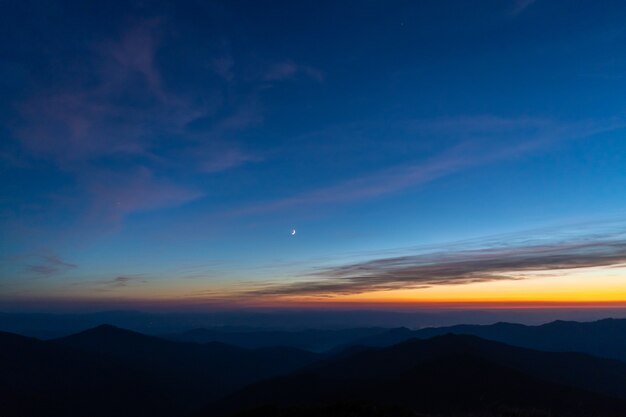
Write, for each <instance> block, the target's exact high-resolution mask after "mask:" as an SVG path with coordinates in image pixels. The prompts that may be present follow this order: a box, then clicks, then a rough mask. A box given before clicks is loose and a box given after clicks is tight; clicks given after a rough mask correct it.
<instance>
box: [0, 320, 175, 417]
mask: <svg viewBox="0 0 626 417" xmlns="http://www.w3.org/2000/svg"><path fill="white" fill-rule="evenodd" d="M167 387H168V385H167V383H166V381H163V380H159V378H157V377H156V376H155V375H153V374H151V373H149V372H146V371H142V370H138V369H135V368H133V367H129V366H126V365H124V364H122V363H120V362H117V361H115V360H112V359H111V358H107V357H104V356H102V355H97V354H92V353H88V352H81V351H79V350H75V349H71V348H67V347H64V346H59V345H55V344H51V343H48V342H43V341H40V340H37V339H32V338H28V337H24V336H19V335H16V334H11V333H5V332H0V414H1V415H2V416H3V417H18V416H20V417H28V416H42V417H43V416H45V417H56V416H77V417H78V416H87V415H89V416H94V417H100V416H101V417H106V416H112V415H115V416H120V417H125V416H128V417H134V416H138V417H139V416H146V417H149V416H152V417H153V416H168V415H172V412H173V411H174V410H175V407H174V400H173V398H172V397H171V395H170V393H169V391H168V388H167Z"/></svg>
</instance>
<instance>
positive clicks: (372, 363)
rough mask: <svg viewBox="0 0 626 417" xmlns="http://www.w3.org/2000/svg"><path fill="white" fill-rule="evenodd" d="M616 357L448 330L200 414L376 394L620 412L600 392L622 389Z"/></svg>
mask: <svg viewBox="0 0 626 417" xmlns="http://www.w3.org/2000/svg"><path fill="white" fill-rule="evenodd" d="M614 364H615V363H614V361H608V360H603V359H596V358H592V357H589V356H586V355H577V354H558V353H546V352H535V351H530V350H527V349H521V348H515V347H511V346H506V345H503V344H500V343H495V342H490V341H485V340H481V339H478V338H475V337H468V336H453V335H449V336H443V337H437V338H434V339H431V340H411V341H408V342H406V343H402V344H400V345H396V346H393V347H390V348H384V349H369V350H364V351H357V352H356V353H354V354H352V355H348V356H342V357H340V358H338V359H329V360H326V361H324V362H322V363H320V364H319V365H317V366H315V367H311V368H309V369H308V370H307V371H305V372H299V373H296V374H292V375H289V376H285V377H280V378H275V379H273V380H269V381H264V382H261V383H258V384H254V385H252V386H250V387H247V388H245V389H243V390H241V391H239V392H238V393H235V394H233V395H231V396H229V397H228V398H227V399H224V400H223V401H221V402H218V403H216V404H214V406H213V407H212V408H210V409H207V412H206V414H205V415H210V414H211V413H216V412H222V413H228V412H233V411H237V410H241V409H245V408H254V407H259V406H263V405H278V406H297V405H312V404H323V403H333V402H337V401H357V402H371V401H374V402H376V403H381V404H396V405H400V406H404V407H409V408H410V409H412V410H414V411H417V412H424V413H469V412H492V411H497V412H500V411H506V410H526V411H530V410H535V411H537V410H540V411H542V412H546V413H553V414H554V415H563V416H570V415H571V416H594V415H597V416H623V415H626V402H624V401H622V400H618V399H612V398H609V397H608V396H607V395H605V394H612V395H615V394H616V393H617V394H619V395H622V398H624V397H626V392H625V387H626V384H625V381H626V370H625V369H623V368H618V369H611V368H610V365H614ZM617 364H619V363H617ZM570 378H574V380H571V379H570ZM578 378H583V379H584V378H592V380H590V381H583V380H579V379H578ZM570 383H571V384H570ZM567 384H570V385H569V386H568V385H567ZM613 384H617V385H619V387H618V388H615V387H614V386H613ZM583 388H593V389H594V390H595V391H596V392H595V393H594V392H590V391H589V390H587V389H583Z"/></svg>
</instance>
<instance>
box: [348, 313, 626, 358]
mask: <svg viewBox="0 0 626 417" xmlns="http://www.w3.org/2000/svg"><path fill="white" fill-rule="evenodd" d="M448 333H454V334H467V335H474V336H478V337H481V338H484V339H489V340H495V341H499V342H503V343H507V344H510V345H515V346H521V347H527V348H530V349H538V350H546V351H553V352H585V353H589V354H592V355H596V356H603V357H606V358H614V359H620V360H624V361H626V319H604V320H599V321H593V322H582V323H581V322H575V321H560V320H559V321H554V322H551V323H547V324H543V325H540V326H525V325H522V324H511V323H496V324H492V325H458V326H450V327H433V328H424V329H420V330H410V329H407V328H405V327H401V328H397V329H390V330H388V331H386V332H383V333H379V334H377V335H372V336H367V337H365V338H363V339H360V340H358V341H355V342H354V343H355V344H360V345H365V346H391V345H394V344H397V343H400V342H402V341H405V340H408V339H412V338H422V339H428V338H430V337H433V336H440V335H444V334H448Z"/></svg>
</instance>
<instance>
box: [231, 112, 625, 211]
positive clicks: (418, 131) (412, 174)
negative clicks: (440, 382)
mask: <svg viewBox="0 0 626 417" xmlns="http://www.w3.org/2000/svg"><path fill="white" fill-rule="evenodd" d="M404 124H405V129H406V130H407V131H408V132H409V134H414V135H416V136H417V137H420V136H427V137H429V138H431V139H433V138H445V139H450V138H453V139H454V141H455V142H456V144H455V145H454V146H452V147H450V148H449V149H447V150H445V151H443V152H441V153H439V154H438V155H435V156H433V157H431V158H429V159H426V160H423V161H418V162H415V163H413V164H406V165H401V166H396V167H391V168H388V169H386V170H381V171H378V172H376V173H374V174H370V175H365V176H361V177H356V178H352V179H348V180H345V181H343V182H340V183H337V184H334V185H330V186H327V187H322V188H319V189H316V190H311V191H308V192H304V193H300V194H297V195H293V196H289V197H285V198H280V199H277V200H273V201H268V202H261V203H259V204H255V205H250V206H247V207H244V208H241V209H239V210H233V211H231V213H230V214H231V215H249V214H256V213H264V212H274V211H279V210H283V209H287V208H291V207H295V206H311V205H325V204H334V203H348V202H354V201H361V200H366V199H372V198H377V197H381V196H385V195H388V194H393V193H396V192H399V191H402V190H405V189H408V188H411V187H415V186H418V185H422V184H427V183H430V182H432V181H435V180H437V179H439V178H441V177H445V176H447V175H452V174H454V173H457V172H461V171H464V170H466V169H470V168H473V167H478V166H482V165H486V164H490V163H495V162H498V161H503V160H508V159H512V158H515V157H519V156H522V155H525V154H528V153H530V152H533V151H537V150H539V149H542V148H543V147H545V146H547V145H550V144H553V143H556V142H559V141H562V140H567V139H576V138H583V137H589V136H593V135H595V134H598V133H602V132H605V131H610V130H614V129H618V128H621V127H623V126H624V123H623V122H622V121H621V120H605V121H598V122H595V121H582V122H576V123H565V122H561V123H559V122H555V121H551V120H545V119H534V118H525V117H521V118H502V117H495V116H484V115H482V116H473V117H456V118H443V119H433V120H417V121H409V122H405V123H404Z"/></svg>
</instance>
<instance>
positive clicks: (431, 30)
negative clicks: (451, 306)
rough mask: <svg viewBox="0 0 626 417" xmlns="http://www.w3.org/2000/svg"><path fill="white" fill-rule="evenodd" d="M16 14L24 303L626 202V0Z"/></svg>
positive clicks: (179, 289) (558, 218) (282, 265)
mask: <svg viewBox="0 0 626 417" xmlns="http://www.w3.org/2000/svg"><path fill="white" fill-rule="evenodd" d="M0 19H1V20H0V23H1V24H0V27H1V28H2V29H0V35H1V36H0V54H1V55H0V57H1V59H0V97H1V98H0V126H1V127H0V137H1V145H0V161H2V164H1V167H2V168H1V169H2V178H3V181H2V183H1V198H0V228H1V230H2V239H1V240H0V289H1V290H2V293H3V294H4V297H3V299H5V300H7V299H13V300H15V299H24V300H28V299H39V300H41V299H43V300H45V299H46V298H47V297H49V298H54V297H66V298H70V299H71V298H80V297H105V298H106V297H111V298H124V297H131V298H132V297H135V298H150V297H152V296H156V295H155V294H158V296H159V297H164V294H167V293H168V292H169V293H171V294H172V297H174V298H176V297H182V298H184V297H186V296H189V295H190V294H200V293H202V292H203V291H205V292H206V293H207V294H209V293H210V294H215V293H217V294H221V292H224V291H226V292H230V291H232V289H233V288H247V287H246V286H247V285H249V283H251V282H252V283H255V282H256V283H259V282H268V281H272V280H278V281H280V282H291V281H292V280H297V279H298V277H301V276H302V275H303V274H304V275H306V274H307V273H308V272H309V271H310V270H311V269H315V268H317V267H320V266H321V265H330V264H332V265H342V264H346V263H350V262H356V261H359V262H360V261H367V260H376V259H379V258H381V257H384V256H387V255H386V254H388V253H389V252H388V251H390V250H395V251H400V252H403V253H404V252H407V251H408V252H410V251H411V248H414V247H432V248H438V249H437V250H440V249H441V248H444V249H445V248H447V247H448V246H449V245H450V244H451V243H454V242H459V241H465V240H467V239H483V238H485V237H489V236H499V235H506V234H507V233H514V234H522V235H523V234H524V233H530V232H528V231H532V230H536V229H540V228H546V227H549V228H552V229H550V230H559V232H558V234H559V235H560V233H562V231H563V230H564V229H565V230H568V228H569V229H571V228H572V227H573V226H572V225H577V224H590V223H591V224H595V223H598V224H605V223H604V222H606V221H607V220H611V221H614V220H616V219H617V220H620V219H621V217H622V215H623V213H624V209H625V208H626V193H625V192H624V180H625V179H626V168H624V167H626V141H625V140H624V132H625V126H626V125H625V123H626V114H625V110H626V109H625V106H626V105H625V104H624V100H623V99H622V97H623V95H624V94H623V93H624V92H625V87H626V76H625V75H626V47H625V45H626V43H625V41H626V30H625V28H624V24H623V22H624V21H626V5H624V4H623V3H622V2H618V1H615V2H612V1H607V2H603V3H602V5H600V6H599V5H598V4H597V2H592V1H550V0H537V1H529V0H526V1H514V0H511V1H481V2H455V1H424V2H405V1H395V2H373V1H371V2H370V1H367V2H199V1H197V2H177V3H173V2H107V3H106V4H96V5H94V4H91V5H89V4H85V3H84V2H71V1H69V2H63V1H58V2H8V3H6V5H5V12H4V13H3V16H2V17H1V18H0ZM620 224H621V223H620ZM294 228H295V229H296V230H297V234H296V235H295V236H292V235H291V234H290V232H291V230H292V229H294ZM575 228H576V227H575ZM613 231H614V233H615V234H616V235H619V233H621V231H622V229H621V228H620V227H619V226H615V228H614V230H613ZM585 233H591V232H590V231H589V230H588V228H585ZM585 236H586V235H585ZM619 236H620V238H621V235H619ZM583 238H585V239H586V237H581V239H583ZM614 239H617V238H615V237H614ZM594 248H597V247H594ZM612 259H613V258H612ZM621 261H622V259H621V257H620V258H619V259H616V260H615V259H614V260H613V262H614V263H616V264H618V263H621ZM592 264H593V265H594V266H597V264H596V263H592ZM548 266H549V265H548ZM569 266H571V265H569ZM587 266H588V265H587ZM225 288H226V289H225ZM355 291H356V290H355ZM624 295H625V297H626V293H625V294H624Z"/></svg>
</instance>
